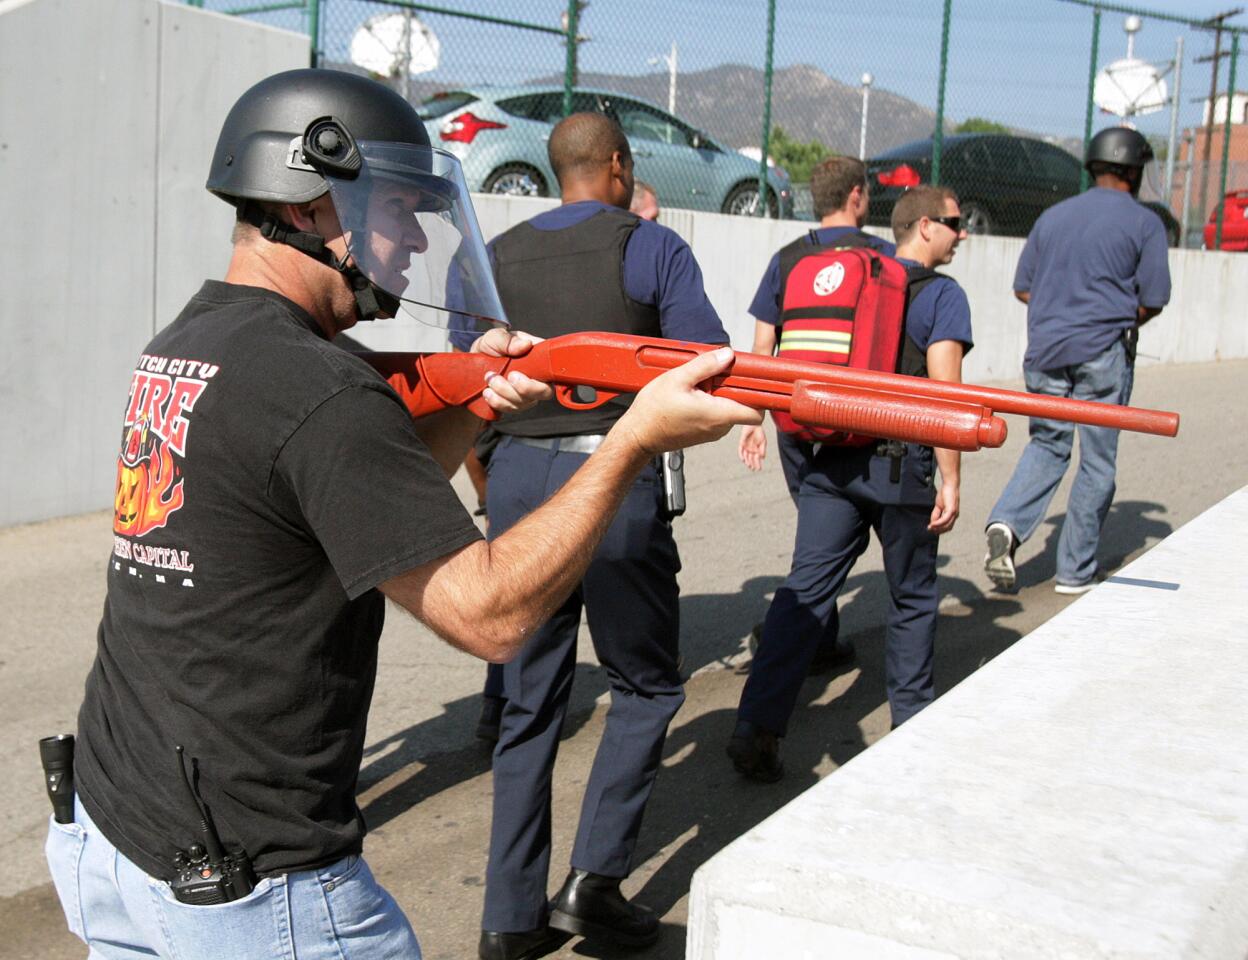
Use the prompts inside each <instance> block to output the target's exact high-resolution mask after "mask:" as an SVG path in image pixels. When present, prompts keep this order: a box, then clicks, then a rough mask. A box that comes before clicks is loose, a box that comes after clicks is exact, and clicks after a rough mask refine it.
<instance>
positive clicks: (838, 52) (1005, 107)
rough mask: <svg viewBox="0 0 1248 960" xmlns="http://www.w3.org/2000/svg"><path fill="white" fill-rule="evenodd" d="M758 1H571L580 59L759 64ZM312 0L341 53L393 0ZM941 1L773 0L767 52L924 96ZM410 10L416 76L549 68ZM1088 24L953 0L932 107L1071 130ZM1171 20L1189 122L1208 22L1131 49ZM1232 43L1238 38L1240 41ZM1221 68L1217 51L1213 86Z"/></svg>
mask: <svg viewBox="0 0 1248 960" xmlns="http://www.w3.org/2000/svg"><path fill="white" fill-rule="evenodd" d="M436 5H439V6H444V7H454V8H456V9H467V10H474V11H479V12H482V13H486V14H489V15H492V16H497V17H507V18H512V19H516V20H524V21H527V22H537V23H543V24H549V25H552V26H557V25H558V23H559V15H560V13H561V12H562V11H563V10H565V9H566V3H564V2H562V0H439V2H438V3H437V4H436ZM207 6H209V7H211V8H215V9H224V8H228V7H229V6H231V4H230V3H226V2H222V0H209V2H208V3H207ZM1149 6H1150V7H1152V8H1157V9H1163V10H1168V11H1171V12H1175V13H1181V14H1183V15H1184V16H1193V17H1200V16H1209V15H1211V14H1214V13H1217V12H1219V11H1220V10H1222V9H1226V8H1227V7H1228V6H1230V4H1229V3H1227V2H1226V0H1182V2H1178V0H1169V2H1167V0H1158V2H1155V3H1150V4H1149ZM766 9H767V5H766V3H765V2H764V0H592V2H591V3H590V4H589V6H588V8H587V9H586V10H584V12H583V13H582V23H581V32H582V33H583V34H588V35H589V37H590V38H591V39H590V40H589V42H587V43H584V44H582V45H581V68H582V70H585V71H591V72H598V71H601V72H609V73H646V72H657V71H663V72H666V70H667V67H666V65H665V64H662V63H660V64H657V65H653V66H652V65H649V64H648V63H647V60H648V59H649V58H651V57H657V56H659V55H661V54H667V53H668V52H669V51H670V48H671V44H672V43H673V41H674V42H675V43H676V44H677V60H678V66H679V71H680V72H682V73H683V72H685V71H687V70H701V69H706V68H709V67H713V66H718V65H720V64H724V63H746V64H751V65H754V66H758V67H761V66H762V64H763V59H764V54H765V48H766V46H765V45H766ZM321 10H322V18H323V28H322V29H323V36H324V38H325V40H324V43H325V48H326V51H327V53H328V54H329V55H330V56H333V57H338V58H343V59H345V55H346V54H345V52H346V47H347V44H348V43H349V40H350V36H351V33H352V32H353V31H354V29H355V28H356V27H357V26H358V25H359V24H360V23H361V22H362V21H363V20H364V19H366V18H367V17H368V16H370V15H373V14H376V13H384V12H388V11H391V10H393V8H390V7H385V6H382V5H379V4H376V3H368V2H361V0H321ZM941 10H942V2H941V0H885V2H876V3H866V2H862V0H857V2H854V3H848V2H842V0H777V2H776V11H777V13H776V42H775V64H776V66H777V68H782V67H786V66H791V65H794V64H802V63H805V64H811V65H813V66H816V67H818V68H819V69H821V70H823V71H825V72H826V73H828V74H829V75H831V76H832V77H834V78H835V79H838V80H841V81H843V82H845V83H849V84H852V85H857V84H858V83H859V78H860V76H861V75H862V73H863V71H864V70H865V71H870V72H871V73H872V74H873V75H874V78H875V87H876V89H886V90H890V91H893V92H895V93H899V94H901V95H903V96H906V97H909V98H911V99H913V100H916V101H918V102H919V103H922V104H923V105H925V106H927V107H931V108H934V107H935V105H936V97H937V78H938V74H939V63H940V26H941V22H940V20H941ZM264 19H265V20H266V21H267V22H270V23H273V24H275V25H281V26H285V27H292V28H299V27H300V26H301V23H302V18H301V14H299V13H298V12H291V13H281V14H271V15H266V17H264ZM422 19H423V20H424V22H425V23H426V24H427V25H428V26H429V27H430V29H432V30H433V32H434V33H435V34H436V36H437V37H438V40H439V43H440V46H441V63H440V66H439V67H438V69H437V70H436V71H434V72H432V73H430V74H428V75H427V76H426V77H425V78H423V79H432V80H445V81H446V82H448V83H495V84H502V85H505V84H511V83H516V82H520V81H522V80H524V79H527V78H530V77H535V76H539V75H549V74H554V73H561V72H562V69H563V59H564V48H563V44H562V42H561V40H560V39H559V38H558V37H554V36H549V35H545V34H541V33H537V32H531V31H521V30H513V29H508V28H504V27H500V26H497V25H485V24H477V23H469V22H467V21H464V20H461V19H458V18H452V17H447V16H443V15H438V14H424V15H422ZM1123 20H1124V17H1123V15H1121V14H1117V13H1104V14H1103V15H1102V18H1101V41H1100V56H1099V58H1098V60H1099V66H1104V65H1105V64H1107V63H1109V62H1110V61H1111V60H1115V59H1118V58H1121V57H1124V56H1126V51H1127V37H1126V34H1125V33H1124V31H1123V29H1122V27H1123ZM1232 22H1233V23H1236V24H1238V25H1240V26H1248V17H1245V16H1244V15H1240V16H1238V17H1236V18H1234V20H1233V21H1232ZM1091 30H1092V11H1091V10H1089V9H1087V8H1084V7H1076V6H1073V5H1070V4H1066V3H1062V2H1059V0H953V16H952V27H951V30H950V42H949V73H948V87H947V93H946V106H945V112H946V115H947V116H948V117H950V118H952V119H953V120H955V121H957V120H962V119H965V118H966V117H969V116H982V117H987V118H990V119H993V120H997V121H1000V122H1003V123H1006V124H1009V125H1011V126H1016V127H1021V128H1025V129H1029V130H1034V131H1037V132H1039V133H1044V134H1053V135H1058V136H1079V135H1081V134H1082V132H1083V123H1084V104H1085V97H1086V89H1087V78H1088V67H1089V54H1090V42H1091ZM1180 34H1181V35H1183V36H1184V39H1185V51H1184V54H1185V56H1184V60H1185V63H1184V70H1183V90H1182V103H1181V108H1180V119H1181V121H1182V122H1183V123H1184V124H1185V125H1190V124H1193V123H1199V119H1200V111H1201V105H1200V103H1198V102H1196V101H1197V100H1199V99H1200V98H1202V97H1205V96H1207V95H1208V92H1209V80H1210V73H1209V71H1210V67H1209V64H1207V63H1206V64H1196V63H1194V60H1195V58H1196V57H1198V56H1201V55H1205V54H1208V53H1210V52H1212V49H1213V37H1212V34H1208V33H1201V32H1197V31H1193V30H1190V29H1187V28H1184V27H1182V26H1180V25H1178V24H1173V23H1167V22H1164V21H1160V20H1155V19H1154V20H1150V19H1148V18H1147V17H1146V18H1145V19H1144V25H1143V29H1142V30H1141V31H1140V33H1139V34H1137V37H1136V44H1135V54H1136V56H1137V57H1139V58H1143V59H1146V60H1149V61H1151V62H1153V63H1156V64H1159V65H1162V66H1165V65H1168V64H1169V62H1170V61H1171V60H1172V59H1173V57H1174V50H1175V37H1176V36H1179V35H1180ZM1241 46H1248V44H1245V43H1244V42H1243V41H1241ZM1226 47H1229V39H1228V40H1227V41H1226ZM1238 72H1239V78H1238V81H1237V84H1236V85H1237V87H1238V88H1239V89H1241V90H1242V89H1248V52H1246V51H1243V50H1242V49H1241V54H1240V60H1239V71H1238ZM1226 73H1227V65H1226V60H1225V59H1224V60H1223V66H1222V73H1221V81H1220V86H1221V87H1222V88H1223V89H1224V88H1225V84H1226ZM1172 77H1173V75H1171V78H1170V79H1172ZM678 91H679V80H678ZM760 95H761V93H760ZM676 112H677V113H680V103H679V92H678V97H677V110H676ZM1114 121H1115V118H1113V117H1109V116H1107V115H1103V114H1099V113H1098V115H1097V117H1096V119H1095V120H1094V123H1095V125H1096V126H1097V127H1100V126H1104V125H1107V124H1109V123H1112V122H1114ZM1137 122H1138V126H1139V128H1140V129H1141V130H1143V131H1145V132H1147V133H1165V132H1166V130H1167V129H1168V127H1169V112H1168V110H1166V111H1163V112H1161V113H1157V114H1153V115H1151V116H1147V117H1142V118H1139V120H1138V121H1137Z"/></svg>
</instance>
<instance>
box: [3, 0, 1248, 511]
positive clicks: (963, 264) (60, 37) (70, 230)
mask: <svg viewBox="0 0 1248 960" xmlns="http://www.w3.org/2000/svg"><path fill="white" fill-rule="evenodd" d="M307 56H308V48H307V38H306V37H304V36H302V35H299V34H292V33H287V32H284V31H279V30H274V29H271V28H268V27H264V26H259V25H257V24H254V23H251V22H249V21H245V20H242V19H237V18H233V17H226V16H222V15H218V14H213V13H206V12H204V11H202V10H197V9H193V8H190V7H187V6H185V5H183V4H180V3H163V2H159V0H127V2H125V3H98V2H94V0H0V65H2V67H0V69H3V82H2V83H0V191H3V193H2V194H0V196H2V197H3V211H2V212H3V217H4V223H5V226H6V229H5V230H4V231H3V232H0V283H2V284H3V289H4V291H5V294H4V297H3V298H2V299H0V336H3V343H4V345H5V350H4V351H3V353H2V354H0V449H3V450H4V451H6V458H5V465H6V466H8V467H9V469H6V470H3V471H0V526H3V525H8V524H13V523H22V522H28V521H33V520H40V519H44V518H48V517H54V516H61V515H64V514H70V513H78V512H82V511H86V510H93V509H98V508H100V507H103V506H106V505H107V504H108V503H109V502H110V501H111V498H112V494H113V464H114V461H115V456H116V445H117V442H118V430H119V427H118V420H117V414H118V408H119V407H120V405H121V404H122V402H123V401H124V398H125V390H126V385H127V383H128V378H129V372H130V370H131V369H132V368H133V363H134V359H135V357H136V355H137V354H138V352H139V350H140V349H141V348H142V346H143V345H144V343H146V341H147V340H148V339H149V338H150V337H151V336H152V334H153V333H154V332H155V331H156V330H157V329H158V328H159V327H160V326H161V325H163V324H165V323H168V322H169V321H170V320H172V319H173V317H174V316H175V315H176V314H177V312H178V310H179V309H180V308H181V306H182V305H183V303H184V302H185V300H186V298H187V297H188V296H190V294H191V293H193V292H194V291H195V290H196V289H197V288H198V287H199V285H200V283H201V281H202V280H203V279H204V278H205V277H219V276H221V275H222V273H223V272H224V269H225V266H226V263H227V260H228V256H229V246H228V236H229V231H230V223H231V211H230V209H229V208H228V207H227V206H226V205H225V204H223V203H221V202H220V201H217V200H215V199H213V198H212V197H211V196H209V195H208V193H207V192H206V191H204V189H203V183H204V179H205V177H206V175H207V166H208V161H209V158H210V155H211V150H212V146H213V143H214V142H215V139H216V135H217V131H218V129H219V126H220V123H221V120H222V119H223V118H224V116H225V113H226V111H227V110H228V109H229V106H230V105H231V104H232V103H233V101H234V100H235V99H236V98H237V96H238V95H239V94H240V93H241V92H242V91H243V90H244V89H246V88H247V87H248V86H250V85H251V84H252V83H254V82H255V81H256V80H258V79H260V78H261V77H264V76H267V75H268V74H271V73H274V72H277V71H279V70H283V69H287V68H290V67H297V66H302V65H304V64H306V62H307ZM553 202H554V201H549V200H530V199H519V198H503V197H487V196H478V197H477V198H476V203H477V208H478V213H479V216H480V219H481V224H482V230H483V232H484V233H485V236H486V237H487V239H488V238H490V237H492V236H494V235H495V234H497V233H499V232H500V231H502V230H504V229H506V228H507V227H509V226H512V225H513V224H515V223H519V222H520V221H522V220H525V219H527V218H528V217H531V216H532V215H533V214H534V213H536V212H537V211H539V210H542V209H545V208H546V207H549V206H551V205H552V204H553ZM663 222H664V223H666V224H667V225H669V226H671V227H672V228H673V229H674V230H676V231H677V232H678V233H680V234H681V235H682V236H683V237H685V238H686V239H687V240H688V241H689V242H690V244H691V245H692V247H693V250H694V253H695V254H696V256H697V258H698V260H699V262H700V263H701V265H702V269H703V272H704V275H705V279H706V286H707V290H708V293H709V295H710V297H711V300H712V302H713V303H714V304H715V307H716V309H717V310H718V311H719V313H720V315H721V317H723V319H724V322H725V326H726V327H727V329H728V331H729V334H730V335H731V337H732V341H733V344H734V346H736V347H738V348H739V349H748V347H749V346H750V343H751V341H752V337H753V320H752V319H751V318H750V317H749V316H748V314H747V312H746V311H747V308H748V306H749V302H750V300H751V298H752V297H753V294H754V289H755V286H756V285H757V283H758V278H759V276H760V275H761V274H762V272H763V269H764V267H765V266H766V264H767V260H768V258H769V257H770V256H771V254H772V252H774V251H775V250H776V249H777V248H779V247H780V246H781V245H783V244H785V243H787V242H788V241H789V240H791V239H793V238H794V237H796V236H799V235H800V234H801V233H803V232H804V231H805V230H807V229H809V226H810V225H809V224H805V223H798V222H793V221H764V222H759V221H755V220H750V219H745V218H740V217H727V216H723V215H721V214H714V213H692V212H690V211H683V210H667V211H665V212H664V214H663ZM1021 249H1022V241H1021V240H1011V239H997V238H982V239H978V238H977V239H975V240H974V241H972V242H968V243H967V244H966V245H964V247H963V248H962V250H961V251H960V252H959V255H958V258H957V260H956V261H955V263H954V264H953V266H952V267H951V268H950V272H951V273H952V274H953V275H954V276H955V277H957V278H958V279H959V280H960V281H961V282H962V283H963V284H964V286H966V287H967V290H968V293H969V295H970V298H971V306H972V311H973V315H974V323H975V330H976V341H977V346H976V349H975V350H974V351H973V352H972V353H971V355H970V357H969V358H968V361H967V364H966V368H965V374H966V377H967V378H968V379H971V380H980V381H985V380H996V379H1002V378H1012V377H1016V376H1018V374H1019V367H1020V361H1021V357H1022V353H1023V346H1024V341H1025V313H1024V309H1023V307H1022V306H1021V305H1020V304H1018V303H1016V302H1015V301H1014V299H1013V297H1012V296H1011V295H1010V280H1011V277H1012V275H1013V270H1014V263H1015V262H1016V261H1017V258H1018V254H1019V252H1020V250H1021ZM1171 267H1172V270H1173V272H1174V275H1175V300H1174V304H1173V306H1171V308H1170V309H1169V310H1167V311H1166V313H1165V314H1164V315H1163V316H1162V317H1161V318H1160V319H1158V320H1155V321H1154V322H1153V323H1152V324H1150V325H1149V326H1148V327H1147V328H1146V329H1145V331H1144V335H1143V337H1142V340H1141V346H1140V349H1141V353H1142V355H1143V361H1142V362H1156V361H1157V360H1160V361H1161V362H1167V363H1173V362H1189V361H1200V360H1212V359H1217V358H1220V357H1224V358H1233V357H1244V356H1248V324H1245V323H1244V320H1245V317H1246V315H1248V308H1246V307H1245V306H1244V305H1245V304H1248V269H1245V268H1246V267H1248V259H1246V258H1245V257H1243V256H1242V255H1236V254H1202V253H1200V252H1195V251H1183V252H1179V251H1176V252H1174V253H1172V255H1171ZM396 335H400V336H401V337H402V339H403V341H404V342H405V343H406V344H408V346H407V348H408V349H428V350H439V349H443V348H444V347H445V341H446V338H445V336H444V335H443V334H442V333H441V332H440V331H437V330H423V331H420V335H419V336H418V337H414V338H413V337H411V336H410V334H408V333H407V332H406V331H404V332H402V333H401V334H396V333H395V332H394V331H393V330H377V331H375V332H374V333H373V334H372V336H371V338H370V336H369V334H367V333H365V334H363V336H362V337H361V339H365V340H369V339H372V340H375V341H376V345H377V346H378V347H379V348H384V347H385V346H386V345H388V344H392V343H393V342H394V337H395V336H396Z"/></svg>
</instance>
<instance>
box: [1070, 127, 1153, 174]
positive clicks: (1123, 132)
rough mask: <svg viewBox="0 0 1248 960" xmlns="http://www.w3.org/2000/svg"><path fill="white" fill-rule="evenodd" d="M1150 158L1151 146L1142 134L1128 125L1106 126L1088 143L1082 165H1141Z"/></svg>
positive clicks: (1151, 157)
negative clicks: (1086, 153)
mask: <svg viewBox="0 0 1248 960" xmlns="http://www.w3.org/2000/svg"><path fill="white" fill-rule="evenodd" d="M1152 159H1153V148H1152V147H1151V146H1149V143H1148V140H1146V139H1145V138H1144V136H1143V135H1142V134H1140V133H1138V132H1136V131H1135V130H1132V129H1130V128H1129V127H1108V128H1106V129H1105V130H1102V131H1101V132H1100V133H1098V134H1097V135H1096V136H1095V137H1093V138H1092V140H1091V142H1090V143H1089V144H1088V155H1087V157H1086V158H1085V159H1084V162H1083V165H1084V166H1085V167H1087V168H1088V169H1089V170H1091V169H1092V164H1094V163H1110V164H1114V165H1115V166H1119V167H1143V166H1146V165H1147V164H1148V162H1149V161H1150V160H1152Z"/></svg>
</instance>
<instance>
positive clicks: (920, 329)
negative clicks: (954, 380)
mask: <svg viewBox="0 0 1248 960" xmlns="http://www.w3.org/2000/svg"><path fill="white" fill-rule="evenodd" d="M897 262H898V263H900V264H902V265H903V266H906V267H917V266H919V265H920V264H919V263H918V262H917V261H915V260H907V259H904V258H901V257H899V258H898V260H897ZM906 333H907V334H909V335H910V339H911V340H913V341H914V345H915V346H916V347H918V348H919V349H920V350H922V351H923V352H924V353H926V352H927V348H928V347H930V346H931V345H932V344H933V343H937V342H938V341H940V340H957V341H958V342H959V343H961V344H962V354H963V356H965V355H966V354H968V353H970V352H971V348H972V347H973V346H975V341H974V340H973V339H972V338H971V304H970V302H969V301H968V300H967V299H966V291H965V290H963V289H962V288H961V287H960V286H958V284H957V281H955V280H953V279H952V278H951V277H937V278H936V279H935V280H933V281H932V282H931V283H929V284H927V285H926V286H925V287H924V288H923V289H922V290H920V291H919V294H918V296H916V297H915V298H914V300H913V301H912V302H911V303H910V307H909V309H908V310H907V311H906Z"/></svg>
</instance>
